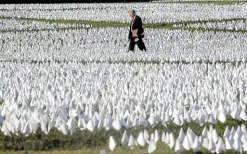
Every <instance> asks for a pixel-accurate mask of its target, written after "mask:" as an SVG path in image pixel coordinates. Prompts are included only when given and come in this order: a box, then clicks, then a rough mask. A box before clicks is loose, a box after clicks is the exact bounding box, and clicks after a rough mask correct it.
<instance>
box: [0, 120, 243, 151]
mask: <svg viewBox="0 0 247 154" xmlns="http://www.w3.org/2000/svg"><path fill="white" fill-rule="evenodd" d="M241 124H243V125H245V126H247V122H246V121H237V120H234V119H232V118H231V117H228V118H227V120H226V122H225V123H221V122H219V121H218V123H217V124H216V125H212V126H213V128H215V129H216V131H217V133H218V135H219V136H221V137H222V136H223V133H224V130H225V128H226V126H228V127H229V128H230V129H231V128H232V127H234V128H235V129H236V128H237V126H239V125H241ZM205 126H206V127H207V128H209V127H210V124H209V123H206V124H204V125H203V126H199V125H198V124H196V123H194V122H190V123H188V122H186V123H184V124H183V125H182V126H177V125H175V124H174V123H172V122H171V123H168V124H167V127H164V126H163V125H161V124H157V125H156V126H152V127H151V126H149V127H144V126H139V127H137V128H130V129H126V128H122V129H121V130H120V131H117V130H115V129H110V130H108V131H106V130H105V129H102V130H94V131H93V132H90V131H89V130H83V131H81V130H77V131H76V132H75V133H73V134H68V135H64V134H62V133H61V132H60V131H58V130H57V129H56V128H53V129H52V130H51V131H50V132H49V133H48V134H45V133H43V132H42V131H41V129H40V128H39V129H38V130H37V131H36V132H35V133H32V134H30V135H29V136H27V137H25V136H24V135H23V134H19V135H15V134H13V135H12V136H11V137H10V136H4V135H3V133H0V150H5V151H8V150H14V151H18V150H25V151H29V150H31V151H32V150H34V151H43V150H45V151H47V150H80V149H81V148H84V149H88V148H89V149H90V148H102V147H108V140H109V136H111V135H112V136H114V138H115V140H116V142H117V146H119V147H120V149H121V148H124V149H125V148H126V149H127V147H126V146H123V145H121V138H122V135H123V132H124V130H127V132H128V134H132V135H133V136H134V137H135V138H136V139H137V137H138V135H139V133H140V132H141V131H142V130H144V129H146V130H147V131H148V132H149V135H151V133H154V131H155V130H158V131H159V134H160V135H161V133H162V132H163V131H165V132H172V133H173V134H174V136H175V137H176V138H177V136H178V134H179V131H180V129H181V128H183V130H184V133H186V131H187V130H188V128H191V129H192V130H193V131H194V133H195V134H196V135H201V133H202V131H203V128H204V127H205ZM145 148H147V147H145ZM145 148H143V149H145ZM126 149H125V150H126ZM139 150H140V149H139ZM146 150H147V149H145V153H146V152H147V151H146ZM162 150H168V151H170V152H171V151H173V149H170V148H165V149H162ZM137 151H138V148H137Z"/></svg>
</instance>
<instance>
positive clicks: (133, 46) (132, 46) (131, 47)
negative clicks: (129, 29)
mask: <svg viewBox="0 0 247 154" xmlns="http://www.w3.org/2000/svg"><path fill="white" fill-rule="evenodd" d="M134 48H135V42H134V39H133V38H131V39H130V44H129V50H130V51H134Z"/></svg>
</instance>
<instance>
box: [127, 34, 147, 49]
mask: <svg viewBox="0 0 247 154" xmlns="http://www.w3.org/2000/svg"><path fill="white" fill-rule="evenodd" d="M138 39H139V40H138V41H137V42H135V41H134V40H135V38H134V37H131V39H130V44H129V50H131V51H134V48H135V44H137V46H138V48H139V49H140V50H141V51H143V50H145V51H146V50H147V49H146V47H145V44H144V43H143V41H142V38H138Z"/></svg>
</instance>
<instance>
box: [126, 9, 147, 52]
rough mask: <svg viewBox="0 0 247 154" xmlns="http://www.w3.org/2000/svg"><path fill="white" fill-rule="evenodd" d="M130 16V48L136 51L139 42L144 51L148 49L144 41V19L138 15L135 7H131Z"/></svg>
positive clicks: (139, 46)
mask: <svg viewBox="0 0 247 154" xmlns="http://www.w3.org/2000/svg"><path fill="white" fill-rule="evenodd" d="M128 13H129V17H130V18H131V22H130V29H129V36H128V39H129V41H130V44H129V50H128V51H134V48H135V44H137V46H138V48H139V49H140V50H141V51H143V50H145V51H146V50H147V49H146V46H145V44H144V43H143V41H142V38H143V37H144V30H143V28H142V19H141V18H140V17H139V16H137V15H136V11H135V10H134V9H130V10H129V11H128Z"/></svg>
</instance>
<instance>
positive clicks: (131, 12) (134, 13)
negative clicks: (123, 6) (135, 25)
mask: <svg viewBox="0 0 247 154" xmlns="http://www.w3.org/2000/svg"><path fill="white" fill-rule="evenodd" d="M128 13H129V17H130V18H134V16H135V15H136V11H135V10H134V9H130V10H129V11H128Z"/></svg>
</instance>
